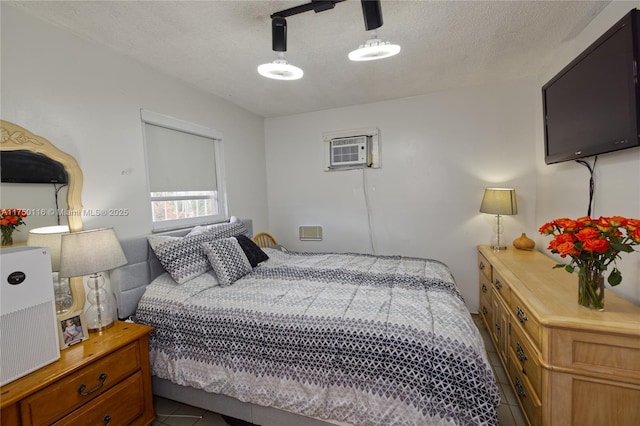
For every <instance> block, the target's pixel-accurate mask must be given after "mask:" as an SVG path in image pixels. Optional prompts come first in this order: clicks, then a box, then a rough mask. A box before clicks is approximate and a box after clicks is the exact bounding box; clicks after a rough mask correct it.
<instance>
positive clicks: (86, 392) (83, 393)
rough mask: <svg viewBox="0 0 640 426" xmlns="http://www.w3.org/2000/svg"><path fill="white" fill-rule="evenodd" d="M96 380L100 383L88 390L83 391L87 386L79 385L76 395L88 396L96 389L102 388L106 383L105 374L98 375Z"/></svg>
mask: <svg viewBox="0 0 640 426" xmlns="http://www.w3.org/2000/svg"><path fill="white" fill-rule="evenodd" d="M98 380H100V383H98V384H97V385H95V386H94V387H93V388H91V389H89V390H85V389H87V385H85V384H84V383H83V384H81V385H80V387H79V388H78V393H79V394H80V395H82V396H88V395H91V394H92V393H94V392H95V391H97V390H98V389H100V388H101V387H103V386H104V384H105V383H106V381H107V375H106V373H100V375H99V376H98Z"/></svg>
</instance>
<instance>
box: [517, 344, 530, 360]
mask: <svg viewBox="0 0 640 426" xmlns="http://www.w3.org/2000/svg"><path fill="white" fill-rule="evenodd" d="M516 354H517V355H518V359H519V360H520V361H522V362H525V361H526V360H527V359H528V358H527V354H526V353H525V352H524V349H522V346H520V343H516Z"/></svg>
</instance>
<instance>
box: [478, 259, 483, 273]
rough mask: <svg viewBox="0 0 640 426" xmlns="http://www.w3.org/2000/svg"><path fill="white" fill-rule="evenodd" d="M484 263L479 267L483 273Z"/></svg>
mask: <svg viewBox="0 0 640 426" xmlns="http://www.w3.org/2000/svg"><path fill="white" fill-rule="evenodd" d="M484 267H485V266H484V263H483V262H482V261H481V262H480V264H479V265H478V268H480V270H481V271H483V270H484Z"/></svg>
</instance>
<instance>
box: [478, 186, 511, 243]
mask: <svg viewBox="0 0 640 426" xmlns="http://www.w3.org/2000/svg"><path fill="white" fill-rule="evenodd" d="M480 212H481V213H490V214H495V215H496V222H495V228H494V235H493V237H492V238H491V248H492V249H494V250H505V249H506V248H507V246H506V244H504V241H502V233H503V230H504V228H503V226H502V222H501V220H500V216H501V215H514V214H518V205H517V203H516V190H515V189H512V188H487V189H485V190H484V197H483V198H482V204H481V205H480Z"/></svg>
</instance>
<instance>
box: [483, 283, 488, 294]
mask: <svg viewBox="0 0 640 426" xmlns="http://www.w3.org/2000/svg"><path fill="white" fill-rule="evenodd" d="M482 292H483V293H486V292H487V286H486V285H484V284H482Z"/></svg>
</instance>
